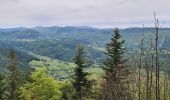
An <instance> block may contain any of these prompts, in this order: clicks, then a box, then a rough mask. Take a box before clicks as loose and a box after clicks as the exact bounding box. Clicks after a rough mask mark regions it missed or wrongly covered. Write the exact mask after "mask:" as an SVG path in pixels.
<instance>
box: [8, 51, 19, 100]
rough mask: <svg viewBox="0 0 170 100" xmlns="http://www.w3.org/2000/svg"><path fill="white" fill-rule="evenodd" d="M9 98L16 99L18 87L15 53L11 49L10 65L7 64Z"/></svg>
mask: <svg viewBox="0 0 170 100" xmlns="http://www.w3.org/2000/svg"><path fill="white" fill-rule="evenodd" d="M9 74H10V75H9V79H8V82H9V83H8V84H9V100H17V92H16V89H17V87H18V78H19V77H18V70H17V62H16V53H15V51H13V50H11V52H10V65H9Z"/></svg>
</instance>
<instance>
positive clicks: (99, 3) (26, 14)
mask: <svg viewBox="0 0 170 100" xmlns="http://www.w3.org/2000/svg"><path fill="white" fill-rule="evenodd" d="M169 4H170V1H169V0H0V27H11V26H27V27H32V26H36V25H38V26H53V25H59V26H60V25H88V26H97V27H104V26H106V27H107V26H112V25H113V26H115V25H117V26H120V27H126V26H128V25H129V26H132V25H134V27H137V26H140V25H141V24H143V23H146V24H147V25H148V26H149V25H151V24H152V21H153V12H154V11H156V12H157V13H158V17H159V18H160V20H162V21H164V22H166V25H167V26H169V24H168V22H169V20H170V10H169ZM142 22H143V23H142Z"/></svg>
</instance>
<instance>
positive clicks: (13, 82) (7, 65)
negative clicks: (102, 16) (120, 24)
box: [0, 16, 170, 100]
mask: <svg viewBox="0 0 170 100" xmlns="http://www.w3.org/2000/svg"><path fill="white" fill-rule="evenodd" d="M154 19H155V26H154V27H153V28H147V27H145V26H144V25H143V28H127V29H119V28H114V29H95V28H91V27H35V28H30V29H28V28H15V29H0V35H1V38H0V65H1V66H0V68H1V71H0V100H169V99H170V85H169V84H170V68H169V65H170V63H169V57H170V53H169V52H170V48H169V44H170V35H169V32H170V29H169V28H160V26H159V20H158V19H157V18H156V16H154Z"/></svg>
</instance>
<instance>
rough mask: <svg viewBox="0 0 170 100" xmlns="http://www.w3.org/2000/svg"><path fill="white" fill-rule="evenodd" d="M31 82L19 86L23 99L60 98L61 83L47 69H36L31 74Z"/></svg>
mask: <svg viewBox="0 0 170 100" xmlns="http://www.w3.org/2000/svg"><path fill="white" fill-rule="evenodd" d="M30 79H31V82H28V83H26V84H24V85H23V86H21V87H20V88H19V93H20V94H21V95H20V97H21V99H23V100H60V99H61V96H62V93H61V92H60V88H61V87H60V85H59V83H58V82H57V81H56V80H54V79H53V78H51V77H50V76H48V75H47V74H46V70H45V69H41V70H39V71H35V72H33V73H32V74H31V75H30Z"/></svg>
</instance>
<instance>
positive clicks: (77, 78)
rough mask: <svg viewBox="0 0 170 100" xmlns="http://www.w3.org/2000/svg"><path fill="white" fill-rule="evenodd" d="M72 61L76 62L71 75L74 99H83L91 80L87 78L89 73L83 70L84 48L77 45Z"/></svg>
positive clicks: (89, 88) (88, 89) (88, 90)
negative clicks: (74, 92)
mask: <svg viewBox="0 0 170 100" xmlns="http://www.w3.org/2000/svg"><path fill="white" fill-rule="evenodd" d="M74 63H75V64H76V68H75V70H74V72H75V75H74V77H73V79H74V81H73V87H74V89H75V91H76V95H75V97H76V100H85V99H86V98H87V95H88V94H89V92H90V90H91V86H92V81H90V80H88V79H87V77H88V76H89V73H88V72H85V71H84V68H86V67H87V66H86V65H85V52H84V48H83V47H81V46H78V47H77V49H76V53H75V57H74Z"/></svg>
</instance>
